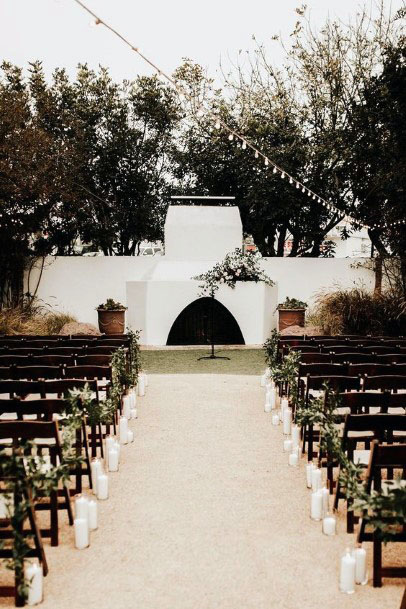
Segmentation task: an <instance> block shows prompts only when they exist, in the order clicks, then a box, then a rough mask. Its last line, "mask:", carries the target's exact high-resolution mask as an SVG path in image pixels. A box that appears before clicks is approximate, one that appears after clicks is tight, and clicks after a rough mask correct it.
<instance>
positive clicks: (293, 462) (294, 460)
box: [288, 451, 299, 467]
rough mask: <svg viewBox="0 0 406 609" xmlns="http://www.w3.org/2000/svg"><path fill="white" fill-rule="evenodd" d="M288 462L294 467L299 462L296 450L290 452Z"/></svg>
mask: <svg viewBox="0 0 406 609" xmlns="http://www.w3.org/2000/svg"><path fill="white" fill-rule="evenodd" d="M288 463H289V465H291V466H293V467H296V466H297V465H298V464H299V457H298V455H297V452H296V451H295V452H293V453H290V455H289V460H288Z"/></svg>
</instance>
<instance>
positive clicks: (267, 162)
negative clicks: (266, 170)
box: [265, 158, 269, 167]
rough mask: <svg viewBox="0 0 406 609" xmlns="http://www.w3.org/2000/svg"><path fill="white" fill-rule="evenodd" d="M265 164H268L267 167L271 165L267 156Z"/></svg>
mask: <svg viewBox="0 0 406 609" xmlns="http://www.w3.org/2000/svg"><path fill="white" fill-rule="evenodd" d="M265 165H266V167H268V165H269V161H268V159H267V158H266V159H265Z"/></svg>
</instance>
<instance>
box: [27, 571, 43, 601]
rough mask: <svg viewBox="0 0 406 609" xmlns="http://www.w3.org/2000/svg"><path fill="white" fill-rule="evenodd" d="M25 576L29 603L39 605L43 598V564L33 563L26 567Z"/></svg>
mask: <svg viewBox="0 0 406 609" xmlns="http://www.w3.org/2000/svg"><path fill="white" fill-rule="evenodd" d="M24 578H25V579H26V581H27V584H28V598H27V605H38V604H39V603H41V602H42V599H43V589H44V582H43V573H42V565H38V564H37V563H31V564H28V565H26V566H25V567H24Z"/></svg>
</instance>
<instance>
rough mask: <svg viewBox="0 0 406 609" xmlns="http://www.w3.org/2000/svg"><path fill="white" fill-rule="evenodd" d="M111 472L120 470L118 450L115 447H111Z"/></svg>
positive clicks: (109, 459)
mask: <svg viewBox="0 0 406 609" xmlns="http://www.w3.org/2000/svg"><path fill="white" fill-rule="evenodd" d="M108 463H109V472H118V451H117V450H116V449H115V448H113V447H112V448H110V449H109V458H108Z"/></svg>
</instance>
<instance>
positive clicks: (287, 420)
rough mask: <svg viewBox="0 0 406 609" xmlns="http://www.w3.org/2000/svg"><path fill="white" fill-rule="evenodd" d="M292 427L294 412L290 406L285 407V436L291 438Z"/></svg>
mask: <svg viewBox="0 0 406 609" xmlns="http://www.w3.org/2000/svg"><path fill="white" fill-rule="evenodd" d="M291 426H292V411H291V409H290V408H289V406H287V407H286V406H285V409H284V411H283V433H284V435H285V436H290V430H291Z"/></svg>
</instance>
